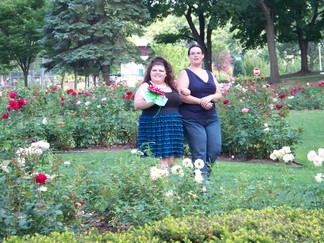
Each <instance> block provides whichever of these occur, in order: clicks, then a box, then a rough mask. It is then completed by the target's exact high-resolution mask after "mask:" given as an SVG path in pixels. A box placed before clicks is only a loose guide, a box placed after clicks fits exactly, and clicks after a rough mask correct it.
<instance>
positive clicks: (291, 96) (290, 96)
mask: <svg viewBox="0 0 324 243" xmlns="http://www.w3.org/2000/svg"><path fill="white" fill-rule="evenodd" d="M293 98H295V96H293V95H289V96H288V98H287V99H289V100H291V99H293Z"/></svg>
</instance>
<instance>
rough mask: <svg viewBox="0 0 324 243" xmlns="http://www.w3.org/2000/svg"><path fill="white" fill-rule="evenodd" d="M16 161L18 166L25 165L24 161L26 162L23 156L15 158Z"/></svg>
mask: <svg viewBox="0 0 324 243" xmlns="http://www.w3.org/2000/svg"><path fill="white" fill-rule="evenodd" d="M17 162H18V166H19V167H22V166H25V162H26V160H25V158H20V157H19V158H18V159H17Z"/></svg>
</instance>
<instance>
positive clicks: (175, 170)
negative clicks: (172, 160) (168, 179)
mask: <svg viewBox="0 0 324 243" xmlns="http://www.w3.org/2000/svg"><path fill="white" fill-rule="evenodd" d="M171 172H172V174H174V175H179V176H181V177H182V176H184V173H183V170H182V167H181V165H174V166H172V168H171Z"/></svg>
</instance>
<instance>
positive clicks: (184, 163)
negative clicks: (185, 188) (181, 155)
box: [182, 158, 193, 168]
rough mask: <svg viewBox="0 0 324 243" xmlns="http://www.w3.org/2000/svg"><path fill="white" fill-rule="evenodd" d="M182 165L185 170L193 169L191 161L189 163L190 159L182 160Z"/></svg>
mask: <svg viewBox="0 0 324 243" xmlns="http://www.w3.org/2000/svg"><path fill="white" fill-rule="evenodd" d="M182 165H183V166H184V167H187V168H192V167H193V164H192V161H191V159H189V158H185V159H183V160H182Z"/></svg>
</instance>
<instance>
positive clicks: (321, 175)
mask: <svg viewBox="0 0 324 243" xmlns="http://www.w3.org/2000/svg"><path fill="white" fill-rule="evenodd" d="M323 177H324V175H323V174H322V173H317V175H316V176H315V180H316V181H317V182H318V183H321V182H322V181H323Z"/></svg>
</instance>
